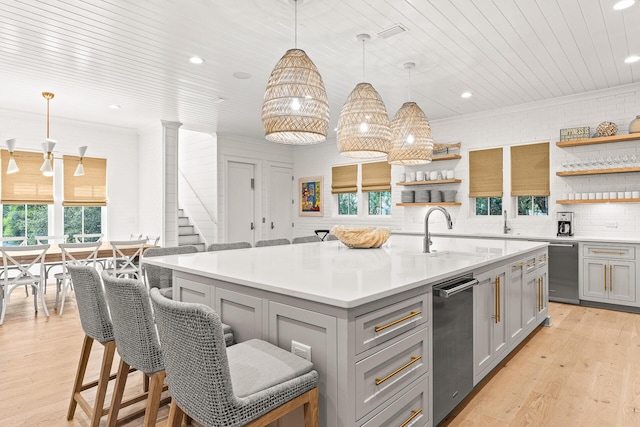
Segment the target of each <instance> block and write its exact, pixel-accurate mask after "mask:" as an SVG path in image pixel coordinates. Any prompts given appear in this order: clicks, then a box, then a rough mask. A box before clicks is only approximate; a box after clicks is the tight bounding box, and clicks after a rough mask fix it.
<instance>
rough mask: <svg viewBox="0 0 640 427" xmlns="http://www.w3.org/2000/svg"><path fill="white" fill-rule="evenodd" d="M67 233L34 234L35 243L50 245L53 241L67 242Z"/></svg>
mask: <svg viewBox="0 0 640 427" xmlns="http://www.w3.org/2000/svg"><path fill="white" fill-rule="evenodd" d="M68 238H69V235H68V234H59V235H57V236H35V239H36V245H47V244H48V245H51V244H54V243H57V244H60V243H67V239H68Z"/></svg>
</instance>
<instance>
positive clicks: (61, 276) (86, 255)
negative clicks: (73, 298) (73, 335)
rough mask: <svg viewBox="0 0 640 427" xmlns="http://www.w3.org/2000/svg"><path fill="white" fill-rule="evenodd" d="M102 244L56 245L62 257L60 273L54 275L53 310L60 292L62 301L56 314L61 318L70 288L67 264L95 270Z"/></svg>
mask: <svg viewBox="0 0 640 427" xmlns="http://www.w3.org/2000/svg"><path fill="white" fill-rule="evenodd" d="M101 245H102V242H87V243H63V244H60V245H58V247H59V248H60V252H61V255H62V273H56V274H55V275H54V277H55V278H56V302H55V304H54V305H53V308H54V310H58V300H59V297H60V292H61V291H62V299H61V301H60V310H58V314H59V315H61V316H62V312H63V311H64V301H65V300H66V298H67V292H68V291H69V289H71V287H72V282H71V275H70V274H69V270H68V268H67V266H68V265H69V264H74V265H82V266H90V267H93V268H96V265H97V264H98V262H97V259H98V250H99V249H100V246H101Z"/></svg>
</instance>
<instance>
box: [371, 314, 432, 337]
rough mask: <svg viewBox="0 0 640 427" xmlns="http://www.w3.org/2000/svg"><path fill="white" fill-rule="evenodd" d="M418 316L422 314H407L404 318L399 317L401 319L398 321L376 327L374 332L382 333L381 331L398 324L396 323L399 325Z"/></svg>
mask: <svg viewBox="0 0 640 427" xmlns="http://www.w3.org/2000/svg"><path fill="white" fill-rule="evenodd" d="M420 314H422V312H421V311H412V312H411V313H409V314H407V315H406V316H404V317H401V318H400V319H398V320H394V321H393V322H391V323H387V324H386V325H384V326H376V327H375V328H374V329H375V331H376V332H380V331H382V330H385V329H387V328H390V327H392V326H393V325H397V324H398V323H400V322H404V321H405V320H409V319H411V318H412V317H416V316H418V315H420Z"/></svg>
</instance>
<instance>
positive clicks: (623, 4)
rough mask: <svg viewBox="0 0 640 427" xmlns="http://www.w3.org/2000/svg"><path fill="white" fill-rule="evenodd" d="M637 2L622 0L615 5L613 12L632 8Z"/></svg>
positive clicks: (634, 0)
mask: <svg viewBox="0 0 640 427" xmlns="http://www.w3.org/2000/svg"><path fill="white" fill-rule="evenodd" d="M635 2H636V0H620V1H619V2H616V3H615V4H614V5H613V10H622V9H626V8H628V7H631V6H633V5H634V4H635Z"/></svg>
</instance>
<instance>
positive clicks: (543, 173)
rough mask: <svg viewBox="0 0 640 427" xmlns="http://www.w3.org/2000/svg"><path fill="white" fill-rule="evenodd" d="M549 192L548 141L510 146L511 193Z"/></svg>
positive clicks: (546, 194)
mask: <svg viewBox="0 0 640 427" xmlns="http://www.w3.org/2000/svg"><path fill="white" fill-rule="evenodd" d="M549 194H550V192H549V143H548V142H541V143H539V144H529V145H519V146H517V147H511V195H512V196H548V195H549Z"/></svg>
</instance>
